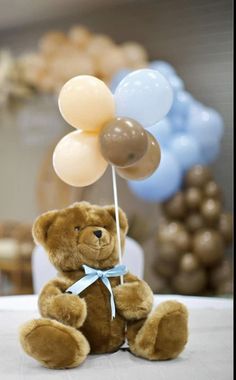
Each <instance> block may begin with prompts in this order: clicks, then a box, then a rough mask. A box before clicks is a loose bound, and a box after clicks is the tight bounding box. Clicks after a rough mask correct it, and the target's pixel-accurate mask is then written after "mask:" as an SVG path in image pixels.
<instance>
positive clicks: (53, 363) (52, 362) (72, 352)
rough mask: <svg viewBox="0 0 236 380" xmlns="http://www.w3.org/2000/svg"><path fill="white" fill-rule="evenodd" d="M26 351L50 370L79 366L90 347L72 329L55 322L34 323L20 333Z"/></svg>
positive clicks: (79, 333)
mask: <svg viewBox="0 0 236 380" xmlns="http://www.w3.org/2000/svg"><path fill="white" fill-rule="evenodd" d="M20 342H21V345H22V347H23V349H24V351H25V352H26V353H27V354H28V355H30V356H32V357H33V358H34V359H36V360H38V361H39V362H40V363H42V364H43V365H44V366H45V367H48V368H71V367H77V366H78V365H80V364H81V363H82V362H83V361H84V360H85V359H86V357H87V355H88V353H89V351H90V347H89V343H88V341H87V339H86V338H85V337H84V335H83V334H82V333H81V332H79V331H78V330H76V329H74V328H73V327H70V326H66V325H63V324H62V323H60V322H57V321H55V320H52V319H46V318H45V319H43V318H42V319H34V320H32V321H29V322H27V323H25V324H24V325H23V326H22V328H21V330H20Z"/></svg>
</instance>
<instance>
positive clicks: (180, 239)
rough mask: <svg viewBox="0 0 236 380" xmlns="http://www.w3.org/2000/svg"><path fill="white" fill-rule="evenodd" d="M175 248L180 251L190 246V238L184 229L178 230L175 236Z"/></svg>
mask: <svg viewBox="0 0 236 380" xmlns="http://www.w3.org/2000/svg"><path fill="white" fill-rule="evenodd" d="M175 245H176V248H177V249H178V250H179V251H180V252H188V251H189V249H190V248H191V238H190V235H189V234H188V232H187V231H186V230H183V231H180V232H179V233H178V234H176V237H175Z"/></svg>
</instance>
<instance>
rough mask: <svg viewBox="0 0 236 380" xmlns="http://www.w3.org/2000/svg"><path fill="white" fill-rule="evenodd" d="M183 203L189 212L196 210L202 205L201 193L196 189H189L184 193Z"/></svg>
mask: <svg viewBox="0 0 236 380" xmlns="http://www.w3.org/2000/svg"><path fill="white" fill-rule="evenodd" d="M185 202H186V205H187V207H188V208H189V209H190V210H197V209H199V208H200V206H201V203H202V192H201V190H200V189H198V188H197V187H189V188H188V189H186V191H185Z"/></svg>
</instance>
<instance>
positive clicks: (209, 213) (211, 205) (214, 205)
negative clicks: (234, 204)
mask: <svg viewBox="0 0 236 380" xmlns="http://www.w3.org/2000/svg"><path fill="white" fill-rule="evenodd" d="M220 212H221V204H220V202H219V201H218V200H215V199H206V200H205V201H204V202H203V203H202V207H201V213H202V215H203V217H204V219H205V221H206V222H207V224H211V225H212V224H214V223H216V222H218V220H219V217H220Z"/></svg>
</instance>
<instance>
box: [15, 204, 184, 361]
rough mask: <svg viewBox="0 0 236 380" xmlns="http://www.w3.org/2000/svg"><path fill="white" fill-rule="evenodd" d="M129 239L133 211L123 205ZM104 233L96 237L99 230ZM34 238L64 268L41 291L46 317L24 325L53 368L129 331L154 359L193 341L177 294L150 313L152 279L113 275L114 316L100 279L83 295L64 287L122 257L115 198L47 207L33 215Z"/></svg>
mask: <svg viewBox="0 0 236 380" xmlns="http://www.w3.org/2000/svg"><path fill="white" fill-rule="evenodd" d="M119 218H120V227H121V240H122V247H124V242H125V235H126V233H127V230H128V223H127V218H126V216H125V214H124V212H123V211H122V210H120V211H119ZM97 230H99V231H100V232H101V233H102V235H101V237H99V238H98V237H97V236H96V235H95V234H94V232H95V231H97ZM33 236H34V239H35V241H36V243H38V244H41V245H42V246H43V247H44V248H45V249H46V251H47V253H48V255H49V259H50V261H51V262H52V263H53V265H54V266H55V267H56V268H57V269H58V271H59V273H60V276H59V277H58V278H57V279H55V280H52V281H50V282H49V283H48V284H46V285H45V287H44V288H43V290H42V292H41V294H40V296H39V309H40V312H41V315H42V317H43V318H41V319H38V320H34V321H30V322H28V323H26V324H25V325H24V326H23V327H22V329H21V332H20V341H21V344H22V347H23V348H24V350H25V352H26V353H27V354H28V355H31V356H32V357H34V358H35V359H37V360H38V361H39V362H41V363H42V364H43V365H44V366H46V367H48V368H70V367H76V366H78V365H79V364H81V363H82V362H83V361H84V360H85V358H86V356H87V355H88V353H89V352H90V353H108V352H114V351H116V350H118V349H119V347H120V346H121V345H122V344H123V343H124V341H125V337H126V335H125V334H126V328H125V327H126V325H127V338H128V342H129V345H130V350H131V352H133V353H134V354H135V355H137V356H140V357H143V358H146V359H149V360H164V359H171V358H175V357H176V356H177V355H178V354H179V353H180V352H181V351H182V350H183V348H184V346H185V344H186V342H187V311H186V308H185V307H184V306H183V305H182V304H180V303H178V302H174V301H168V302H165V303H162V304H160V305H159V307H158V308H157V309H156V310H155V311H154V312H153V313H151V310H152V303H153V294H152V291H151V289H150V288H149V286H148V285H147V284H146V283H145V282H144V281H142V280H140V279H139V278H137V277H136V276H134V275H132V274H130V273H128V274H126V275H125V276H124V284H123V285H120V279H119V277H113V278H110V282H111V286H112V289H113V294H114V298H115V303H116V317H115V319H113V320H111V310H110V295H109V292H108V290H107V288H106V287H105V286H104V285H103V283H102V282H101V281H100V280H97V281H96V282H94V283H93V284H92V285H90V286H89V287H88V288H87V289H85V290H84V291H83V292H82V293H81V294H80V295H79V296H75V295H72V294H66V293H65V290H66V289H67V288H68V287H69V286H71V285H72V284H73V283H74V282H76V281H78V280H79V279H80V278H82V277H83V276H84V271H83V268H82V265H83V264H86V265H89V266H91V267H93V268H99V269H109V268H112V267H113V266H114V265H117V264H118V263H119V258H118V249H117V237H116V224H115V212H114V207H113V206H107V207H99V206H93V205H90V204H89V203H87V202H81V203H75V204H74V205H72V206H70V207H68V208H66V209H63V210H59V211H49V212H47V213H45V214H43V215H41V216H40V217H39V218H38V219H37V220H36V221H35V223H34V226H33Z"/></svg>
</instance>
